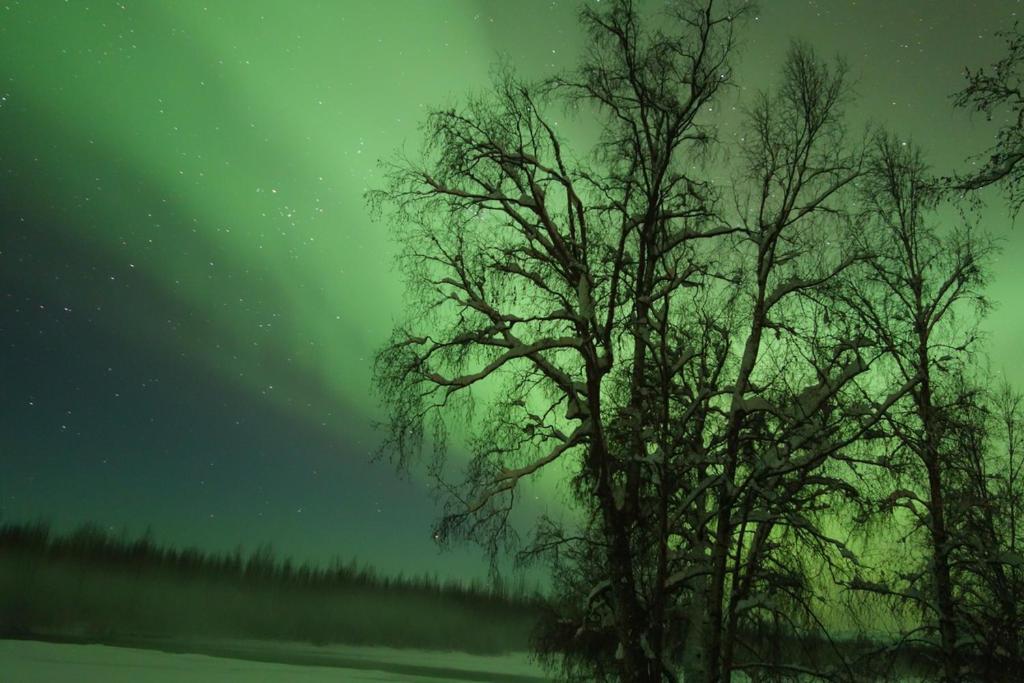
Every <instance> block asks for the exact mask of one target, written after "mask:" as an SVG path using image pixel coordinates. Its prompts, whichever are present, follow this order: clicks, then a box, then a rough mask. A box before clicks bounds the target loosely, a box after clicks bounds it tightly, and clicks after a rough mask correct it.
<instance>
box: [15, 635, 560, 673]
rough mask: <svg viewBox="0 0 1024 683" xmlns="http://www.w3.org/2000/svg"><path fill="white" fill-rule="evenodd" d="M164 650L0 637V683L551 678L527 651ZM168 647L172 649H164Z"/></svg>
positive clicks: (259, 646)
mask: <svg viewBox="0 0 1024 683" xmlns="http://www.w3.org/2000/svg"><path fill="white" fill-rule="evenodd" d="M154 646H156V645H154ZM160 648H161V649H139V648H128V647H111V646H107V645H73V644H55V643H46V642H40V641H33V640H0V681H3V683H65V682H66V683H72V682H73V683H177V682H178V681H189V682H193V681H194V682H196V683H206V682H209V683H236V682H237V683H321V682H323V683H328V682H330V683H347V682H348V681H353V682H359V681H380V682H394V683H452V682H453V681H489V682H494V683H502V682H505V683H540V682H542V681H545V680H547V679H546V678H545V677H544V675H543V672H542V670H541V669H540V668H538V667H537V666H535V665H534V664H532V663H531V662H529V661H528V660H527V658H526V655H524V654H511V655H504V656H482V655H469V654H464V653H446V652H427V651H417V650H395V649H390V648H379V647H347V646H330V647H315V646H312V645H303V644H279V643H254V642H251V641H224V642H220V643H216V644H206V645H200V644H194V643H164V644H162V645H160ZM168 649H169V650H172V651H171V652H168V651H163V650H168ZM197 652H204V653H206V654H196V653H197ZM211 653H215V654H216V655H218V656H214V655H213V654H211ZM220 655H227V656H220Z"/></svg>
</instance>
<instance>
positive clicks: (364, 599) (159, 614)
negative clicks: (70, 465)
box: [0, 523, 542, 652]
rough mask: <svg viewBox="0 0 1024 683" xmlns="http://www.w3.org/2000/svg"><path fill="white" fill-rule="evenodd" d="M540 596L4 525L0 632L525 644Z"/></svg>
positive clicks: (519, 589) (451, 645)
mask: <svg viewBox="0 0 1024 683" xmlns="http://www.w3.org/2000/svg"><path fill="white" fill-rule="evenodd" d="M541 600H542V598H541V597H540V595H539V593H538V592H537V591H536V590H534V591H532V592H531V591H530V590H528V589H527V587H526V584H525V582H524V581H522V580H520V581H519V582H517V583H515V584H511V583H509V582H507V581H504V580H501V579H497V580H494V581H491V582H490V583H489V584H487V583H484V582H482V581H479V580H476V581H472V582H468V583H466V582H461V581H457V580H447V581H444V580H441V579H439V578H438V577H437V576H436V575H426V574H424V575H421V576H414V577H407V576H403V575H401V574H400V575H398V576H395V577H390V576H384V575H381V574H379V573H378V572H376V571H375V570H374V569H373V568H372V567H369V566H365V565H362V566H360V565H359V564H358V563H357V562H356V561H355V560H351V561H348V562H343V561H341V560H336V561H335V562H333V563H332V564H330V565H329V566H317V565H314V564H311V563H301V564H299V563H295V562H293V561H292V560H290V559H289V558H283V557H279V556H277V555H276V554H275V553H274V551H273V550H272V549H271V547H270V546H262V547H260V548H257V549H255V550H253V551H251V552H249V553H245V552H243V550H242V549H241V548H238V549H236V550H234V551H233V552H229V553H211V552H204V551H202V550H199V549H196V548H175V547H171V546H168V545H163V544H160V543H157V542H155V541H154V540H153V539H152V538H151V537H150V536H149V535H148V534H147V535H144V536H142V537H139V538H128V537H127V536H125V535H120V536H118V535H115V534H113V533H111V532H109V531H107V530H104V529H102V528H101V527H99V526H97V525H93V524H86V525H83V526H81V527H79V528H78V529H76V530H75V531H72V532H70V533H66V534H56V533H53V532H52V531H51V529H50V528H49V526H48V525H46V524H42V523H35V524H11V523H8V524H4V525H2V526H0V637H4V636H7V637H11V636H15V637H28V636H47V637H86V638H96V639H118V638H124V637H136V636H146V637H189V638H192V637H225V638H236V637H245V638H268V639H281V640H301V641H308V642H314V643H322V644H325V643H351V644H375V645H388V646H393V647H421V648H431V649H457V650H464V651H469V652H502V651H510V650H517V649H518V650H522V649H525V648H526V647H527V644H528V637H529V631H530V628H531V626H532V624H533V623H534V621H535V616H536V613H537V610H538V608H539V605H540V603H541Z"/></svg>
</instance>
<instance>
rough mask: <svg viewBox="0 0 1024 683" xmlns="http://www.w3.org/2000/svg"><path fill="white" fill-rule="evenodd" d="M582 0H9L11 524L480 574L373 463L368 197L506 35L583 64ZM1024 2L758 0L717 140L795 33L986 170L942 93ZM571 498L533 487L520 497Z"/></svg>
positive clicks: (382, 328)
mask: <svg viewBox="0 0 1024 683" xmlns="http://www.w3.org/2000/svg"><path fill="white" fill-rule="evenodd" d="M648 6H649V7H652V8H656V3H653V2H652V3H649V5H648ZM577 7H578V5H577V3H576V2H563V1H558V2H515V3H513V2H497V1H494V2H470V1H469V0H465V1H458V2H441V1H438V0H431V1H429V2H426V1H418V2H399V1H397V0H389V1H388V2H376V1H365V2H356V1H355V0H352V1H338V2H326V1H325V2H312V1H308V0H295V1H294V2H267V1H264V0H250V1H247V2H244V3H243V2H236V1H235V0H220V1H215V0H210V1H202V2H198V1H197V2H192V1H188V2H156V1H148V0H147V1H142V0H139V1H131V0H123V1H122V2H115V1H109V2H84V1H83V2H75V1H73V0H72V1H69V2H57V1H51V0H28V1H26V2H14V1H6V2H2V3H0V521H28V520H35V519H45V520H50V521H52V522H53V523H54V526H55V527H57V528H58V529H66V528H69V527H72V526H74V525H77V524H79V523H81V522H85V521H93V522H96V523H99V524H101V525H103V526H107V527H111V528H113V529H114V530H120V529H127V531H128V533H130V534H133V535H134V534H137V533H141V532H142V531H144V530H145V529H146V528H147V527H151V528H152V531H153V534H154V536H155V538H156V539H157V540H160V541H165V542H169V543H173V544H176V545H198V546H200V547H203V548H208V549H212V550H230V549H233V548H234V547H235V546H237V545H242V546H244V547H245V548H250V549H251V548H253V547H255V546H257V545H259V544H261V543H264V542H269V543H272V544H273V546H274V547H275V549H277V550H278V551H280V552H281V553H284V554H288V555H292V556H294V557H297V558H298V559H311V560H316V561H326V560H329V559H330V558H332V557H334V556H341V557H343V558H346V559H347V558H350V557H353V556H356V557H358V558H359V559H360V560H362V561H365V562H368V563H371V564H373V565H376V566H377V567H378V568H379V569H381V570H383V571H385V572H397V571H405V572H406V573H409V572H417V573H418V572H422V571H431V572H433V571H436V572H439V573H441V574H443V575H451V576H459V577H470V576H479V575H482V574H483V573H484V571H485V570H484V561H483V559H482V557H481V556H480V554H479V553H477V552H474V551H472V550H468V549H464V550H457V551H456V552H453V553H446V554H439V553H438V551H437V549H436V548H435V547H434V545H433V543H432V539H431V535H430V533H431V528H432V522H433V521H434V519H435V517H436V512H437V509H436V507H435V502H434V501H433V499H432V498H431V496H430V494H429V491H428V488H427V486H426V485H425V480H424V479H423V478H422V477H419V476H417V475H416V474H415V473H414V474H413V475H412V476H411V477H406V478H400V477H398V476H397V475H396V474H395V472H394V470H393V469H392V468H391V467H390V466H389V465H388V464H387V463H385V462H371V459H370V456H371V453H372V452H373V451H374V450H375V444H376V441H377V438H378V437H377V436H375V433H374V431H373V429H372V425H371V422H372V420H373V418H374V416H375V415H376V414H377V411H378V408H377V406H376V404H375V403H374V400H373V398H372V394H371V390H370V389H371V388H370V372H369V362H370V360H371V359H372V356H373V354H374V351H375V349H376V348H378V347H379V346H380V345H381V344H382V343H383V342H384V340H385V339H386V336H387V334H388V332H389V330H390V327H391V325H392V324H393V322H394V321H396V320H398V319H399V318H400V317H401V313H402V284H401V278H400V276H399V275H398V273H397V272H396V270H395V269H394V268H393V266H392V257H393V253H394V248H393V246H392V244H391V242H390V241H389V238H388V231H387V227H386V226H385V225H382V224H379V223H374V222H372V221H371V219H370V217H369V215H368V212H367V210H366V207H365V203H364V200H363V193H364V192H365V191H366V190H367V189H369V188H372V187H375V186H377V185H379V183H380V176H379V173H378V170H377V166H376V162H377V160H378V159H380V158H383V157H388V156H390V155H391V154H393V153H394V152H395V151H396V150H398V149H401V148H402V147H403V146H404V147H405V148H407V149H408V150H409V151H410V152H414V151H415V150H416V148H417V146H418V137H417V128H416V126H417V124H418V122H420V121H421V120H422V119H423V117H424V115H425V113H426V111H427V110H428V109H429V108H430V107H435V106H444V105H448V104H453V103H455V102H457V101H458V98H459V97H460V95H461V94H463V93H466V92H469V91H479V90H480V89H483V88H484V87H486V84H487V81H488V71H489V69H490V67H491V65H492V64H493V63H494V62H495V60H496V59H497V58H498V57H499V56H504V58H506V59H507V60H508V61H510V62H511V63H512V64H514V65H515V67H516V68H517V69H518V70H519V72H520V73H521V74H522V75H524V76H526V77H540V76H543V75H546V74H549V73H551V72H552V70H554V69H563V68H567V67H569V66H571V65H572V64H573V62H574V56H575V54H576V52H577V50H578V48H579V45H580V35H579V32H578V30H577V24H576V18H575V17H576V9H577ZM1018 14H1024V5H1022V4H1021V3H1020V2H1015V1H1013V0H987V1H985V2H968V1H963V0H914V1H911V0H901V1H899V2H893V1H892V0H860V1H859V2H840V1H839V0H835V1H833V0H822V1H820V2H808V1H807V0H765V1H764V2H762V4H761V12H760V14H758V15H757V16H756V18H755V19H753V20H752V21H751V22H750V23H749V25H748V27H747V29H746V30H745V32H744V34H743V37H744V38H743V43H744V44H743V52H742V55H741V60H740V62H739V64H738V68H737V74H736V82H737V83H738V84H739V85H741V86H743V87H741V88H737V89H735V90H733V91H731V92H730V93H729V94H727V96H726V99H725V100H723V101H722V102H721V104H720V106H721V109H722V112H721V114H722V119H721V121H722V125H723V133H724V139H726V140H728V136H729V135H734V134H736V130H735V127H734V124H735V121H736V109H737V106H739V104H741V103H742V101H743V99H744V98H745V97H749V95H750V94H751V93H752V92H753V91H755V90H757V89H759V88H764V87H768V86H770V85H771V84H772V83H773V82H774V81H775V80H776V79H775V75H776V73H777V69H778V66H779V64H780V63H781V58H782V55H783V54H784V52H785V50H786V48H787V45H788V41H789V39H790V38H793V37H797V38H802V39H804V40H807V41H809V42H810V43H811V44H812V45H814V46H815V47H816V48H818V50H819V51H820V52H821V53H823V54H825V55H832V54H840V55H843V56H845V57H846V58H847V59H848V61H849V64H850V67H851V70H852V73H853V75H854V76H855V78H856V92H857V95H858V99H857V101H856V102H855V103H854V104H852V105H851V107H850V111H851V124H852V125H853V126H861V125H863V124H865V123H866V122H868V121H873V122H876V123H884V124H885V125H887V126H888V127H890V128H891V129H893V130H894V131H895V132H896V133H897V134H899V135H901V136H911V137H912V138H913V140H914V141H915V142H917V143H919V144H921V145H922V146H923V147H924V149H925V152H926V154H927V157H928V159H929V161H930V162H931V163H932V166H933V168H935V169H936V170H937V171H939V172H950V171H953V170H957V169H960V170H966V169H969V167H970V162H969V161H968V157H969V156H970V155H972V154H976V153H980V152H982V151H983V150H985V149H986V148H987V147H988V146H989V145H990V144H991V142H992V139H993V137H992V133H993V130H994V128H993V126H991V125H990V124H987V123H986V122H985V121H984V120H983V119H982V118H980V117H974V118H972V117H970V116H969V115H968V114H967V113H966V112H964V111H957V110H954V108H953V106H952V102H951V99H950V95H951V94H952V93H953V92H954V91H956V90H958V89H959V88H960V87H962V85H963V82H964V81H963V68H964V67H965V66H967V65H970V66H972V67H974V66H980V65H983V64H987V63H989V62H991V61H992V60H993V59H994V58H995V57H996V56H997V55H998V54H999V51H1000V43H999V42H998V40H996V39H995V38H994V36H993V32H994V31H995V30H998V29H999V28H1001V27H1008V26H1010V25H1011V24H1012V23H1013V22H1014V21H1015V20H1016V18H1017V15H1018ZM734 105H735V106H734ZM562 123H563V125H565V126H572V125H574V124H573V122H572V121H571V120H568V119H567V120H566V121H564V122H562ZM984 198H985V199H986V200H987V201H988V207H989V208H988V209H987V210H986V211H985V212H984V213H983V214H982V215H981V219H980V220H981V222H982V223H983V225H984V226H985V227H986V228H988V229H989V230H991V231H992V232H993V233H996V234H998V235H1001V236H1003V237H1004V238H1005V243H1004V244H1005V249H1004V252H1003V255H1002V257H1001V258H1000V259H999V261H998V262H996V263H995V265H994V269H993V280H992V287H991V288H990V290H989V293H990V296H991V298H992V299H993V300H994V301H995V302H996V303H997V305H998V307H997V309H996V310H995V311H994V313H993V314H992V315H991V317H990V318H989V319H988V321H987V323H986V330H987V331H988V333H989V340H988V343H989V346H990V348H991V358H992V368H993V370H994V371H996V372H1000V373H1001V372H1005V373H1006V374H1007V375H1008V376H1009V377H1010V379H1011V380H1012V381H1014V382H1015V383H1016V384H1017V387H1018V388H1024V368H1022V364H1021V362H1020V358H1021V353H1022V351H1024V342H1022V341H1021V340H1024V314H1022V313H1021V310H1024V309H1022V308H1021V296H1022V295H1024V268H1022V266H1024V232H1022V228H1020V227H1019V226H1018V227H1017V228H1015V229H1014V228H1013V227H1012V226H1011V220H1010V217H1009V214H1008V212H1007V209H1006V207H1005V204H1004V203H1002V202H1001V201H1000V199H999V196H998V193H996V192H992V191H988V192H987V193H986V194H985V195H984ZM561 500H562V498H561V496H560V495H559V493H558V490H557V488H556V487H554V486H551V485H549V484H547V483H543V484H542V485H539V486H534V487H533V488H532V489H531V490H530V491H529V495H528V496H526V497H525V505H524V507H523V509H522V515H521V519H526V520H528V519H529V518H530V517H531V516H532V515H535V514H536V513H537V512H538V511H540V510H545V509H546V510H548V511H557V510H558V509H559V507H560V506H562V502H561Z"/></svg>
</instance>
